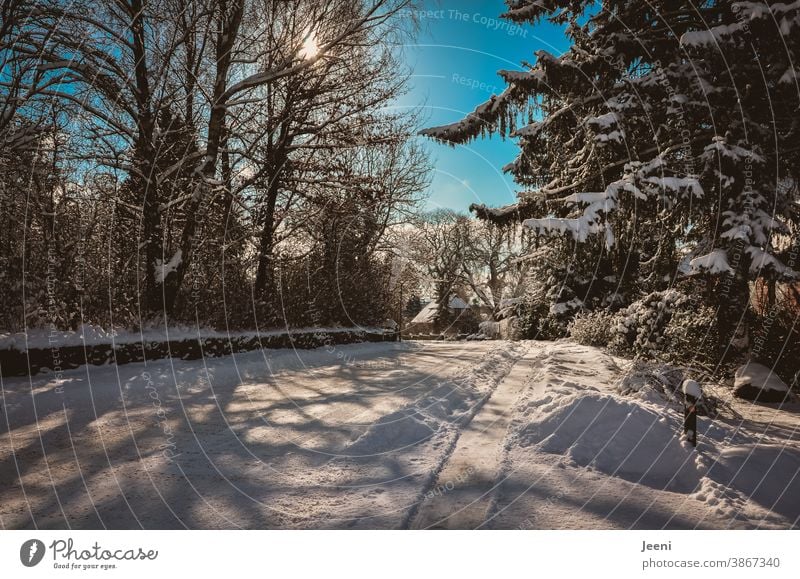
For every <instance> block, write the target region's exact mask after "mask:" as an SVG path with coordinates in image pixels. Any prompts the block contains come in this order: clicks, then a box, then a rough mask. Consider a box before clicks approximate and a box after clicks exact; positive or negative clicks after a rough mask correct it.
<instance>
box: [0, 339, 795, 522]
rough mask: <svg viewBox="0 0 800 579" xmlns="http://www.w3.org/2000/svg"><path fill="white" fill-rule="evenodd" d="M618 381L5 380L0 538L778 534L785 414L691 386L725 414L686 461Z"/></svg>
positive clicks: (476, 350) (790, 435)
mask: <svg viewBox="0 0 800 579" xmlns="http://www.w3.org/2000/svg"><path fill="white" fill-rule="evenodd" d="M657 370H658V371H659V372H669V371H675V369H670V368H669V367H666V366H665V367H663V368H660V367H659V368H658V369H657ZM747 371H748V372H750V373H753V372H755V375H757V376H760V375H761V374H759V373H758V367H757V366H754V365H752V364H751V365H749V366H748V368H747ZM629 374H635V370H633V369H632V366H631V363H630V362H629V361H626V360H622V359H619V358H615V357H613V356H611V355H609V354H608V353H606V352H604V351H603V350H600V349H597V348H590V347H587V346H580V345H577V344H575V343H572V342H569V341H566V340H564V341H558V342H535V341H523V342H505V341H477V342H460V343H458V342H456V343H449V342H403V343H396V342H384V343H371V344H354V345H347V346H337V347H336V348H333V349H328V348H319V349H317V350H303V351H292V350H273V351H258V352H247V353H243V354H237V355H235V356H227V357H221V358H214V359H207V360H196V361H180V360H164V361H150V362H148V363H147V364H127V365H123V366H119V367H112V366H88V367H85V368H80V369H77V370H68V371H65V372H63V373H61V374H60V375H58V376H57V377H56V376H55V375H38V376H34V377H32V378H11V379H6V380H4V382H3V414H4V416H5V418H6V420H7V426H8V428H7V429H6V432H7V435H6V436H4V437H0V464H2V465H4V466H3V467H0V469H1V470H0V479H2V481H3V484H2V485H0V518H2V520H3V525H4V527H5V528H21V527H33V526H36V527H47V528H66V527H67V526H68V525H69V527H70V528H102V527H103V526H106V527H113V528H139V527H140V526H141V527H144V528H162V529H163V528H183V527H190V528H431V527H437V528H439V527H449V528H478V527H479V528H505V529H509V528H545V529H546V528H578V529H592V528H607V529H621V528H648V529H652V528H659V529H660V528H668V529H679V528H720V529H722V528H791V527H794V526H796V525H797V521H798V516H800V503H798V501H797V500H796V497H797V496H798V493H800V477H797V472H798V470H799V469H800V440H799V438H800V437H798V434H797V430H796V413H797V411H798V405H797V404H795V403H792V402H787V403H786V404H785V405H784V406H782V407H780V408H778V407H774V406H767V405H753V404H750V403H746V402H744V401H741V400H737V399H735V398H733V397H732V396H729V395H726V392H728V393H729V389H727V388H720V387H716V386H714V385H712V384H705V385H704V390H705V391H706V394H707V395H709V396H717V397H720V396H729V397H728V398H725V400H724V401H725V408H730V412H729V413H727V414H723V415H720V416H717V417H715V418H713V419H712V418H709V417H707V416H699V417H698V428H697V435H698V446H697V448H696V449H695V448H693V447H692V446H691V445H689V444H688V443H687V442H686V441H685V440H683V436H682V431H683V428H682V416H683V407H682V404H681V402H680V400H678V399H675V398H670V397H668V396H665V395H664V394H663V393H659V392H658V391H657V390H655V389H653V388H651V387H649V386H647V385H646V384H640V385H639V386H638V387H636V388H620V386H619V385H620V383H621V381H622V380H623V379H624V378H625V377H626V376H628V375H629ZM762 374H763V371H762ZM770 384H772V382H770ZM687 388H688V387H687ZM687 391H688V389H687ZM67 421H69V423H68V424H67ZM66 433H68V436H66ZM12 457H13V458H12ZM123 493H124V496H123ZM59 505H60V506H59ZM62 508H63V512H62V511H61V509H62Z"/></svg>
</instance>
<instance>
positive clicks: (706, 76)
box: [424, 0, 800, 353]
mask: <svg viewBox="0 0 800 579" xmlns="http://www.w3.org/2000/svg"><path fill="white" fill-rule="evenodd" d="M507 5H508V11H507V12H506V13H505V14H503V18H506V19H508V20H510V21H512V22H514V23H531V24H536V23H538V22H540V21H542V20H545V19H546V20H549V21H551V22H553V23H555V24H560V25H565V26H566V30H567V34H568V36H569V38H570V39H571V41H572V45H571V47H570V49H569V50H567V51H566V52H565V53H564V54H562V55H561V56H554V55H553V54H550V53H548V52H546V51H538V52H536V53H535V57H536V58H535V62H534V63H532V64H530V63H527V62H525V61H523V62H522V67H521V69H520V70H501V71H499V75H500V76H501V77H502V78H503V79H504V80H505V82H506V83H507V87H506V89H505V90H504V91H503V92H502V93H501V94H499V95H493V96H492V97H491V98H490V100H489V101H488V102H485V103H484V104H481V105H480V106H478V107H477V108H476V109H475V111H474V112H472V113H470V114H469V115H467V117H466V118H464V119H462V120H461V121H459V122H456V123H454V124H451V125H446V126H440V127H435V128H430V129H427V130H425V131H424V134H425V135H428V136H430V137H432V138H434V139H437V140H439V141H443V142H446V143H449V144H460V143H465V142H468V141H470V140H471V139H475V138H477V137H480V136H483V135H486V134H492V133H499V134H501V135H503V136H505V137H512V138H517V139H518V142H519V147H520V154H519V156H518V157H517V158H516V159H515V160H513V162H511V163H510V164H509V165H507V166H506V168H505V170H506V171H509V172H510V173H511V174H513V176H514V177H515V179H516V181H517V182H518V183H519V184H520V185H521V186H522V187H523V188H524V190H523V191H522V192H520V193H519V201H518V203H516V204H515V205H512V206H508V207H503V208H499V209H498V208H488V207H485V206H482V205H481V206H473V207H472V209H473V211H475V212H476V213H477V215H478V216H479V217H482V218H485V219H489V220H492V221H495V222H500V223H510V222H520V221H521V222H522V224H523V226H524V227H525V228H527V229H528V230H530V231H531V232H533V234H535V235H536V236H538V237H539V238H540V243H541V245H540V248H539V251H542V248H544V250H545V251H549V253H550V255H551V256H556V257H557V258H558V259H561V260H563V263H566V264H569V265H567V266H565V270H564V271H563V272H561V274H560V275H550V276H549V277H548V278H547V279H548V281H547V282H546V283H547V284H549V285H550V286H551V287H549V288H546V289H547V290H548V292H549V293H548V295H549V296H550V298H551V303H550V308H551V310H553V309H554V310H555V311H556V312H557V313H558V312H565V311H568V310H569V311H572V310H576V309H581V308H595V307H597V306H601V307H610V306H613V307H621V306H624V305H626V303H630V302H631V301H634V299H635V298H636V297H637V296H639V297H641V296H643V295H646V294H647V293H648V292H652V291H660V290H664V289H667V288H669V287H671V286H673V285H675V284H676V283H677V284H695V285H699V286H700V287H702V288H703V289H704V290H705V292H706V295H707V296H709V301H711V302H714V303H715V305H717V306H718V307H717V329H718V330H719V336H720V340H719V342H720V344H719V345H720V347H721V348H722V350H721V351H722V353H736V352H740V351H743V350H745V349H747V347H748V343H749V340H748V323H747V321H748V316H749V314H748V301H749V292H750V290H749V282H751V281H752V280H754V279H756V278H765V279H767V280H770V281H771V282H772V283H774V282H775V281H788V280H792V279H796V277H797V273H796V270H797V269H800V268H798V266H797V263H796V260H797V248H798V244H797V236H796V232H797V226H798V223H800V212H799V211H798V209H800V206H798V203H797V200H798V190H797V186H796V183H797V182H798V172H800V164H798V153H799V152H800V148H798V147H797V145H796V143H797V140H798V136H800V135H798V132H799V131H800V116H799V115H798V114H797V113H798V94H799V92H798V87H799V86H800V84H799V82H800V81H799V79H798V69H797V64H796V63H794V62H793V59H792V55H795V54H797V53H798V43H800V4H797V3H793V4H786V3H778V2H771V1H770V2H733V1H730V0H712V1H709V2H704V3H699V4H698V3H696V2H681V1H675V0H656V1H652V2H646V3H645V2H639V1H638V0H622V1H603V2H599V3H598V2H592V1H589V0H584V1H580V0H569V1H567V0H545V1H532V0H508V1H507ZM521 56H524V55H521ZM734 63H735V66H734V65H733V64H734ZM542 263H545V262H544V261H542ZM540 279H541V278H540ZM540 283H541V282H540Z"/></svg>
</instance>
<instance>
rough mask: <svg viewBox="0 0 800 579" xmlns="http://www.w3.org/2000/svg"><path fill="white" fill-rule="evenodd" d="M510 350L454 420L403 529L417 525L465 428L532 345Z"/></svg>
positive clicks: (518, 345)
mask: <svg viewBox="0 0 800 579" xmlns="http://www.w3.org/2000/svg"><path fill="white" fill-rule="evenodd" d="M508 347H509V349H510V351H511V352H512V353H513V357H512V358H511V360H510V363H509V364H507V365H504V366H503V369H502V371H501V372H500V373H497V374H493V375H492V377H491V378H492V381H491V384H490V386H489V388H488V389H487V391H486V392H485V393H484V394H483V396H482V397H481V398H480V400H478V402H477V403H476V404H475V405H474V406H473V407H472V408H471V409H470V412H468V413H467V414H465V415H463V416H462V417H460V419H459V420H457V421H454V422H453V423H452V424H453V425H454V427H455V429H454V435H453V437H452V440H451V441H450V443H449V444H448V445H447V447H446V449H445V451H444V452H443V453H442V455H441V458H440V460H439V462H438V464H437V466H436V468H435V469H433V470H432V471H431V472H430V474H429V476H428V478H427V480H426V482H425V484H424V486H423V487H422V489H421V490H420V492H419V494H418V495H417V498H416V500H415V502H414V504H413V505H412V506H411V508H410V509H409V510H408V512H407V513H406V516H405V517H404V518H403V520H402V522H401V524H400V528H401V529H409V528H412V527H414V526H415V524H416V523H417V522H418V518H419V516H420V513H421V510H422V507H423V506H424V504H425V502H426V497H427V496H428V494H429V493H430V492H431V491H432V490H433V489H434V488H436V485H437V482H438V481H439V477H440V475H441V474H442V472H443V471H444V470H445V468H446V467H447V465H448V463H449V462H450V460H451V458H452V456H453V454H454V452H455V451H456V448H457V446H458V442H459V440H460V439H461V436H462V434H463V433H464V431H465V429H466V428H467V427H469V425H470V424H471V423H472V421H473V420H474V419H475V417H476V416H477V415H478V414H479V413H480V412H481V410H482V409H483V408H484V407H485V405H486V403H487V402H488V401H489V399H490V398H492V396H493V395H494V393H495V392H496V391H497V389H498V388H499V387H500V385H501V384H502V383H503V381H504V380H505V379H506V378H507V377H508V376H509V374H511V373H512V371H513V370H514V367H515V366H516V365H517V364H518V363H519V361H520V360H522V359H523V358H524V357H525V356H526V354H527V353H528V352H529V350H530V348H531V345H530V343H511V344H508ZM493 358H496V356H493V355H491V354H490V355H489V356H488V358H487V360H486V361H485V362H484V363H482V364H481V365H480V366H479V367H478V368H476V369H475V370H473V374H476V375H479V374H480V373H481V371H482V370H483V369H485V368H486V367H487V366H488V367H491V366H492V365H493V364H495V363H496V359H493Z"/></svg>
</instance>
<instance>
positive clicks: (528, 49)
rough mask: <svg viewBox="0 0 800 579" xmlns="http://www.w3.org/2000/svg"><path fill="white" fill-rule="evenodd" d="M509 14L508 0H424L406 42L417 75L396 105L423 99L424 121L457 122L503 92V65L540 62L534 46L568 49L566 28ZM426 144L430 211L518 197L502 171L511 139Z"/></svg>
mask: <svg viewBox="0 0 800 579" xmlns="http://www.w3.org/2000/svg"><path fill="white" fill-rule="evenodd" d="M504 11H505V3H504V2H503V0H466V1H464V0H460V1H459V0H425V2H424V5H423V6H422V8H421V12H420V13H419V14H418V16H419V19H420V22H421V30H420V34H419V36H418V40H417V42H416V43H415V44H413V45H410V46H407V47H405V53H406V60H407V63H408V65H409V67H410V68H411V70H412V71H413V76H412V78H411V90H410V92H409V93H408V94H407V95H405V96H404V97H403V98H402V99H401V101H400V103H399V105H400V106H414V105H418V104H419V103H423V106H424V118H425V120H426V125H427V126H434V125H443V124H447V123H452V122H455V121H458V120H460V119H461V118H463V117H464V116H465V115H466V114H467V113H469V112H471V111H472V110H473V109H474V108H475V107H476V106H477V105H479V104H481V103H483V102H484V101H486V100H488V99H489V97H490V96H491V95H492V94H493V93H494V94H499V93H500V92H502V91H503V89H504V84H503V81H502V79H501V78H500V77H499V76H498V75H497V71H498V70H500V69H507V70H519V69H520V68H521V67H520V61H521V60H527V61H528V62H531V63H533V62H535V61H536V58H535V56H534V52H535V51H537V50H541V49H544V50H547V51H549V52H551V53H553V54H561V53H562V52H563V51H564V50H566V49H567V48H568V47H569V41H568V40H567V38H566V37H565V35H564V30H563V28H562V27H558V26H553V25H552V24H550V23H547V22H544V23H540V24H539V25H537V26H535V27H534V26H529V25H523V26H520V25H515V24H513V23H510V22H508V21H506V20H503V19H501V18H500V17H499V16H500V14H502V13H503V12H504ZM420 138H422V137H420ZM425 141H427V139H425ZM427 146H428V147H429V149H430V150H431V152H432V153H433V161H434V175H433V180H432V182H431V184H430V187H429V191H428V194H429V197H428V199H427V202H426V206H425V208H426V209H436V208H438V207H448V208H452V209H456V210H458V211H466V210H467V208H468V207H469V205H470V203H476V202H479V203H485V204H487V205H492V206H496V205H506V204H508V203H513V202H514V201H515V200H516V190H517V188H516V186H515V184H514V182H513V180H512V179H511V177H510V176H508V175H505V174H503V173H502V171H501V169H502V167H503V166H504V165H506V164H507V163H509V162H511V161H512V160H514V158H515V157H516V155H517V148H516V146H515V144H514V142H513V141H512V140H506V141H503V140H502V139H501V138H500V137H498V136H493V137H491V138H485V139H478V140H477V141H475V142H472V143H470V144H468V145H464V146H458V147H456V148H451V147H447V146H445V145H439V144H435V143H433V142H430V141H427Z"/></svg>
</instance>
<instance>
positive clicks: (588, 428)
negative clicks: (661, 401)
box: [520, 393, 701, 492]
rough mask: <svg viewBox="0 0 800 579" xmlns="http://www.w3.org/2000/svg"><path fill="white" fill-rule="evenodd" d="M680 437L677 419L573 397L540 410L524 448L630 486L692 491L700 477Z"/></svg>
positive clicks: (611, 400) (597, 397) (626, 404)
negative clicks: (559, 457) (564, 459)
mask: <svg viewBox="0 0 800 579" xmlns="http://www.w3.org/2000/svg"><path fill="white" fill-rule="evenodd" d="M680 432H681V431H680V424H679V422H678V420H677V418H676V417H675V416H671V415H669V414H667V413H664V412H663V411H662V412H659V411H657V410H656V409H653V408H650V407H648V406H646V405H644V404H642V403H641V402H640V401H638V400H625V399H622V398H620V397H617V396H613V395H608V394H600V393H586V394H579V393H575V394H574V395H568V396H562V397H559V398H557V399H555V400H554V401H552V402H551V403H549V404H547V405H545V406H544V407H543V408H541V409H540V411H539V413H538V414H537V416H536V417H535V418H534V419H533V420H532V421H531V423H530V424H529V425H528V427H527V428H525V430H524V431H523V433H522V436H521V441H520V443H521V444H522V445H523V446H531V445H535V446H536V448H537V450H540V451H542V452H547V453H553V454H562V455H564V456H566V457H568V458H569V459H570V460H571V461H572V462H573V463H574V464H576V465H578V466H582V467H588V468H591V469H593V470H597V471H600V472H602V473H605V474H609V475H613V476H617V477H620V478H623V479H626V480H628V481H631V482H635V483H639V484H645V485H647V486H651V487H654V488H657V489H659V490H673V491H678V492H691V491H692V490H694V488H695V487H696V486H697V484H698V483H699V481H700V476H701V474H700V470H699V465H698V462H697V460H696V459H697V457H696V455H694V454H693V452H692V448H691V447H690V446H688V445H686V444H685V443H684V442H682V441H681V438H680V436H679V433H680Z"/></svg>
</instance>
